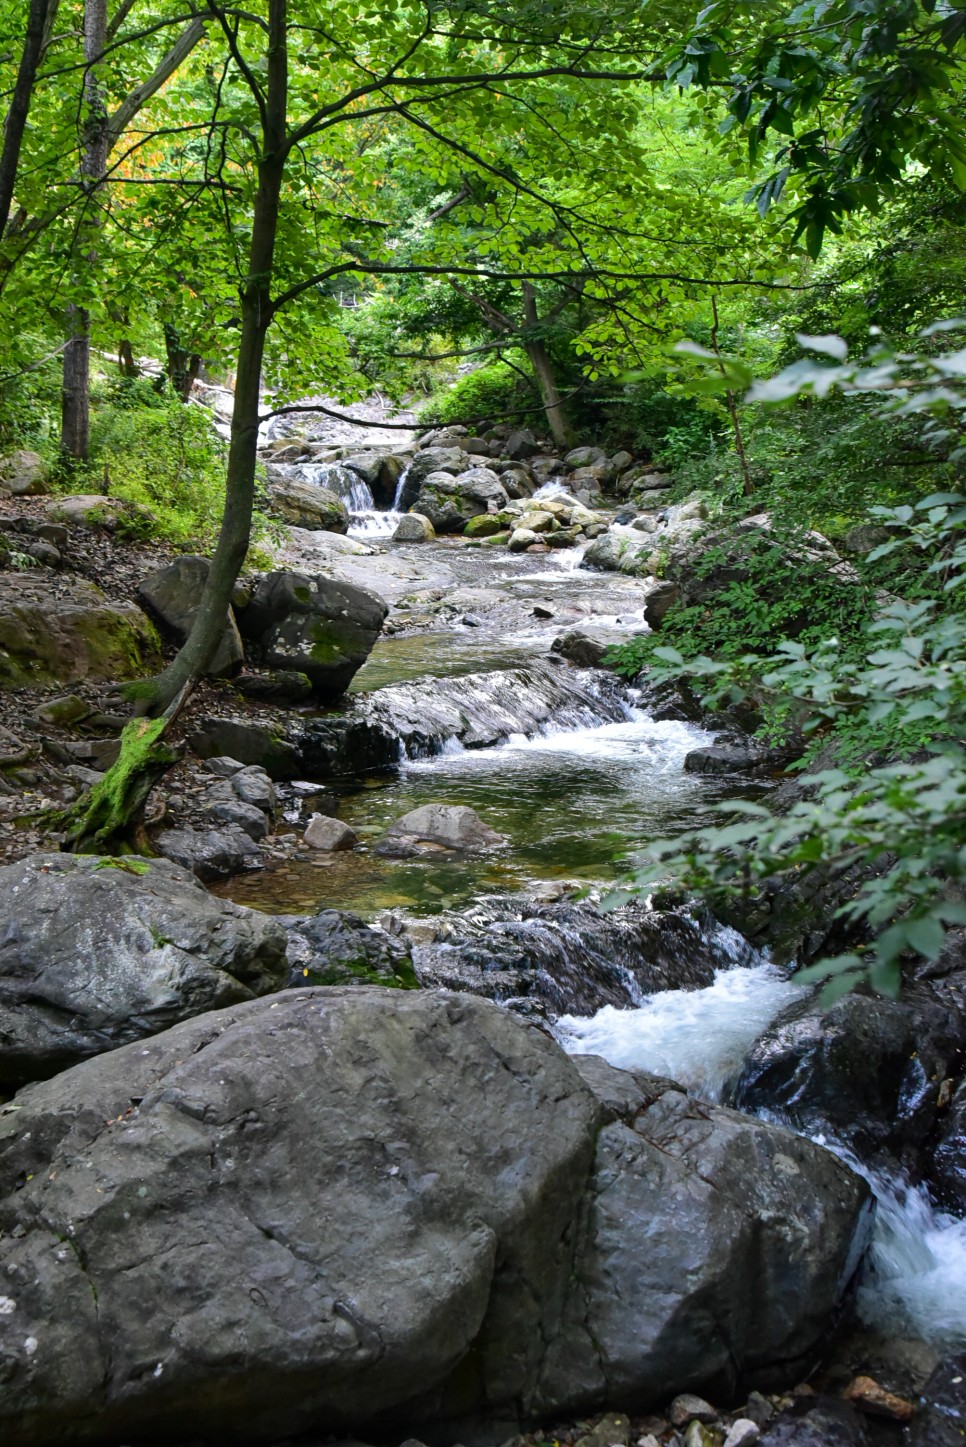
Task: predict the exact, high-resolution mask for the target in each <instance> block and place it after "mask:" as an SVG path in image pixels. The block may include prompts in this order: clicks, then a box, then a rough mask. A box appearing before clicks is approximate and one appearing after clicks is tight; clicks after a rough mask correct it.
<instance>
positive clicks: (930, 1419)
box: [905, 1352, 966, 1447]
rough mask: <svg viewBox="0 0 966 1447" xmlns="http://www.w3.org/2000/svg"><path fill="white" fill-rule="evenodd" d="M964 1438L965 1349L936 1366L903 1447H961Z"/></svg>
mask: <svg viewBox="0 0 966 1447" xmlns="http://www.w3.org/2000/svg"><path fill="white" fill-rule="evenodd" d="M964 1440H966V1352H960V1353H958V1354H957V1355H955V1356H951V1357H947V1359H946V1360H945V1361H944V1362H942V1364H941V1365H940V1366H938V1367H937V1368H936V1370H935V1372H934V1373H933V1374H932V1376H931V1377H930V1378H929V1381H928V1382H927V1383H926V1385H925V1387H924V1388H923V1392H922V1398H921V1402H920V1406H919V1410H918V1412H917V1413H916V1415H915V1417H914V1418H913V1421H912V1423H911V1425H910V1426H909V1428H908V1429H907V1431H906V1437H905V1447H962V1444H963V1441H964Z"/></svg>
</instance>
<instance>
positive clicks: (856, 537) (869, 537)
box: [842, 523, 895, 554]
mask: <svg viewBox="0 0 966 1447" xmlns="http://www.w3.org/2000/svg"><path fill="white" fill-rule="evenodd" d="M894 537H895V533H894V532H893V531H892V529H891V528H885V527H882V526H881V525H880V524H879V523H859V524H858V525H857V526H856V527H854V528H850V529H849V531H848V532H847V533H846V534H845V537H844V538H843V539H842V547H844V549H845V551H846V552H847V553H860V554H861V553H871V552H872V549H873V548H879V547H881V546H882V544H883V543H888V542H890V541H891V540H892V539H893V538H894Z"/></svg>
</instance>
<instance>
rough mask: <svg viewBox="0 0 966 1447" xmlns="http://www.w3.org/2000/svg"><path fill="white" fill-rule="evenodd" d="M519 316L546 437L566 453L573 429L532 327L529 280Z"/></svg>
mask: <svg viewBox="0 0 966 1447" xmlns="http://www.w3.org/2000/svg"><path fill="white" fill-rule="evenodd" d="M523 316H524V322H525V326H526V332H525V333H524V339H523V345H524V349H525V351H526V354H527V357H528V359H529V362H530V365H531V367H532V368H533V375H534V377H535V378H536V382H537V387H538V389H539V391H540V398H541V401H542V402H543V406H544V411H545V412H546V414H547V424H548V426H549V428H550V435H551V437H552V438H553V440H554V442H555V443H556V444H557V446H558V447H559V448H560V449H561V451H567V450H568V449H569V448H571V447H573V445H574V433H573V428H572V427H571V425H570V419H569V418H568V416H567V410H566V408H565V407H564V403H563V398H562V397H561V396H560V391H559V389H558V387H557V379H556V377H555V375H554V370H553V363H552V362H551V360H550V357H549V355H548V353H547V349H546V347H545V346H544V344H543V342H542V341H541V339H540V337H539V335H537V334H536V328H538V327H539V325H540V318H539V316H538V314H537V293H536V290H535V289H534V287H533V285H532V283H531V282H529V281H525V282H524V283H523ZM527 333H531V335H529V336H528V335H527Z"/></svg>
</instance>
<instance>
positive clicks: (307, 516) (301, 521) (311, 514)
mask: <svg viewBox="0 0 966 1447" xmlns="http://www.w3.org/2000/svg"><path fill="white" fill-rule="evenodd" d="M271 470H272V472H273V473H275V474H278V473H279V472H280V470H281V469H279V468H272V469H271ZM269 506H270V508H271V511H272V512H273V513H275V514H276V515H277V516H278V517H280V518H282V519H283V521H284V522H287V523H289V524H290V526H292V527H294V528H305V529H307V530H308V531H309V532H322V533H345V532H348V530H349V512H348V509H347V507H346V505H345V503H344V502H343V501H342V499H341V498H339V497H337V496H336V494H335V493H334V492H332V491H331V490H330V489H329V488H327V487H318V486H316V485H315V484H314V483H311V482H301V481H299V480H298V479H297V478H292V477H279V476H277V475H276V476H275V477H273V479H272V482H271V486H270V488H269Z"/></svg>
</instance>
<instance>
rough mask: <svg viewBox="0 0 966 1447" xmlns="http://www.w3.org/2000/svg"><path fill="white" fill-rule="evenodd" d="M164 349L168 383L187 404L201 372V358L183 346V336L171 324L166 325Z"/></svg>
mask: <svg viewBox="0 0 966 1447" xmlns="http://www.w3.org/2000/svg"><path fill="white" fill-rule="evenodd" d="M164 348H165V352H166V353H167V359H168V365H167V368H166V371H167V376H168V381H169V382H170V383H171V386H172V387H173V389H174V391H175V392H177V394H178V396H179V397H180V398H181V400H182V402H187V401H188V399H189V398H190V396H191V389H192V387H193V386H194V384H195V382H196V381H197V380H198V374H199V372H200V371H201V358H200V357H199V355H198V353H197V352H189V351H187V350H186V348H184V347H183V346H182V345H181V335H180V333H179V331H178V329H177V327H173V326H172V325H171V323H170V322H165V324H164Z"/></svg>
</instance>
